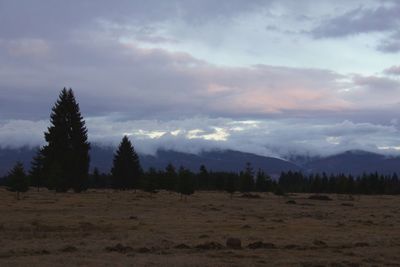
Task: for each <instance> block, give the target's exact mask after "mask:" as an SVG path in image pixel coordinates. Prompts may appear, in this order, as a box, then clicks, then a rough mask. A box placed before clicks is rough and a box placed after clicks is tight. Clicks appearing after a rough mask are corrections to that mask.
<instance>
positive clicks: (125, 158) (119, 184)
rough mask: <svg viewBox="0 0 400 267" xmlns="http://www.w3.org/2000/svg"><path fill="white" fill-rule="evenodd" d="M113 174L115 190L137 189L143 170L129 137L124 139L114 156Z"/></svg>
mask: <svg viewBox="0 0 400 267" xmlns="http://www.w3.org/2000/svg"><path fill="white" fill-rule="evenodd" d="M111 174H112V176H113V187H114V188H116V189H121V190H127V189H136V188H137V185H138V182H139V179H140V175H141V174H142V168H141V167H140V162H139V157H138V155H137V154H136V152H135V150H134V148H133V146H132V143H131V141H129V139H128V137H127V136H124V137H123V138H122V141H121V143H120V145H119V147H118V150H117V152H116V153H115V155H114V161H113V167H112V170H111Z"/></svg>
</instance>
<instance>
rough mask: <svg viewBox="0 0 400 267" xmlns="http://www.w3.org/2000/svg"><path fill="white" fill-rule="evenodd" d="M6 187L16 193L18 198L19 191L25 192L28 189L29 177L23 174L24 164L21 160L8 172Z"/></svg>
mask: <svg viewBox="0 0 400 267" xmlns="http://www.w3.org/2000/svg"><path fill="white" fill-rule="evenodd" d="M7 189H8V190H9V191H12V192H16V193H17V199H18V200H19V193H21V192H26V191H28V189H29V179H28V177H27V176H26V174H25V171H24V166H23V165H22V163H21V162H17V163H16V164H15V166H14V168H12V170H11V171H10V173H9V174H8V177H7Z"/></svg>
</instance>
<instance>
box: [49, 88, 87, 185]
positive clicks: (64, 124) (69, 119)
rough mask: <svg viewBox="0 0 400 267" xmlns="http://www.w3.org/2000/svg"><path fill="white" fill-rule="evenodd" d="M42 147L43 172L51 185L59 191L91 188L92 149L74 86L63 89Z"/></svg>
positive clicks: (53, 110) (54, 108) (51, 116)
mask: <svg viewBox="0 0 400 267" xmlns="http://www.w3.org/2000/svg"><path fill="white" fill-rule="evenodd" d="M50 123H51V126H50V127H49V128H48V129H47V132H46V133H45V140H46V142H47V145H45V146H44V147H43V149H42V152H41V156H42V157H43V171H44V175H45V176H46V178H47V179H46V180H47V182H48V184H49V187H51V188H54V189H55V190H56V191H58V192H65V191H67V190H68V189H70V188H72V189H73V190H74V191H75V192H81V191H83V190H86V189H87V187H88V178H89V174H88V172H89V162H90V158H89V149H90V144H89V142H88V136H87V129H86V126H85V121H84V120H83V117H82V115H81V113H80V110H79V105H78V103H77V102H76V100H75V96H74V93H73V91H72V90H71V89H69V90H67V89H66V88H64V89H63V90H62V91H61V93H60V95H59V98H58V100H57V102H56V103H55V105H54V107H53V109H52V113H51V115H50Z"/></svg>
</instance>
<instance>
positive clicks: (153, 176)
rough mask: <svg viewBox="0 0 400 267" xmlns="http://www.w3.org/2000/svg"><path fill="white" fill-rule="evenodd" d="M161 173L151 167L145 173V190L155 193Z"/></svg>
mask: <svg viewBox="0 0 400 267" xmlns="http://www.w3.org/2000/svg"><path fill="white" fill-rule="evenodd" d="M159 177H160V174H159V173H158V172H157V171H156V169H154V168H153V167H151V168H150V169H149V170H148V171H147V172H146V173H145V174H144V175H143V190H144V191H146V192H151V193H154V192H156V190H157V189H158V179H159Z"/></svg>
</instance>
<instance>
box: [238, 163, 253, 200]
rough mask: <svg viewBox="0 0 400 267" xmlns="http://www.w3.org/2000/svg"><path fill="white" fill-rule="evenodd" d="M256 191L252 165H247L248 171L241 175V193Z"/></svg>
mask: <svg viewBox="0 0 400 267" xmlns="http://www.w3.org/2000/svg"><path fill="white" fill-rule="evenodd" d="M253 189H254V171H253V168H252V166H251V164H250V163H249V162H248V163H246V169H245V170H244V172H242V173H241V174H240V191H241V192H242V193H247V192H250V191H252V190H253Z"/></svg>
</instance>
